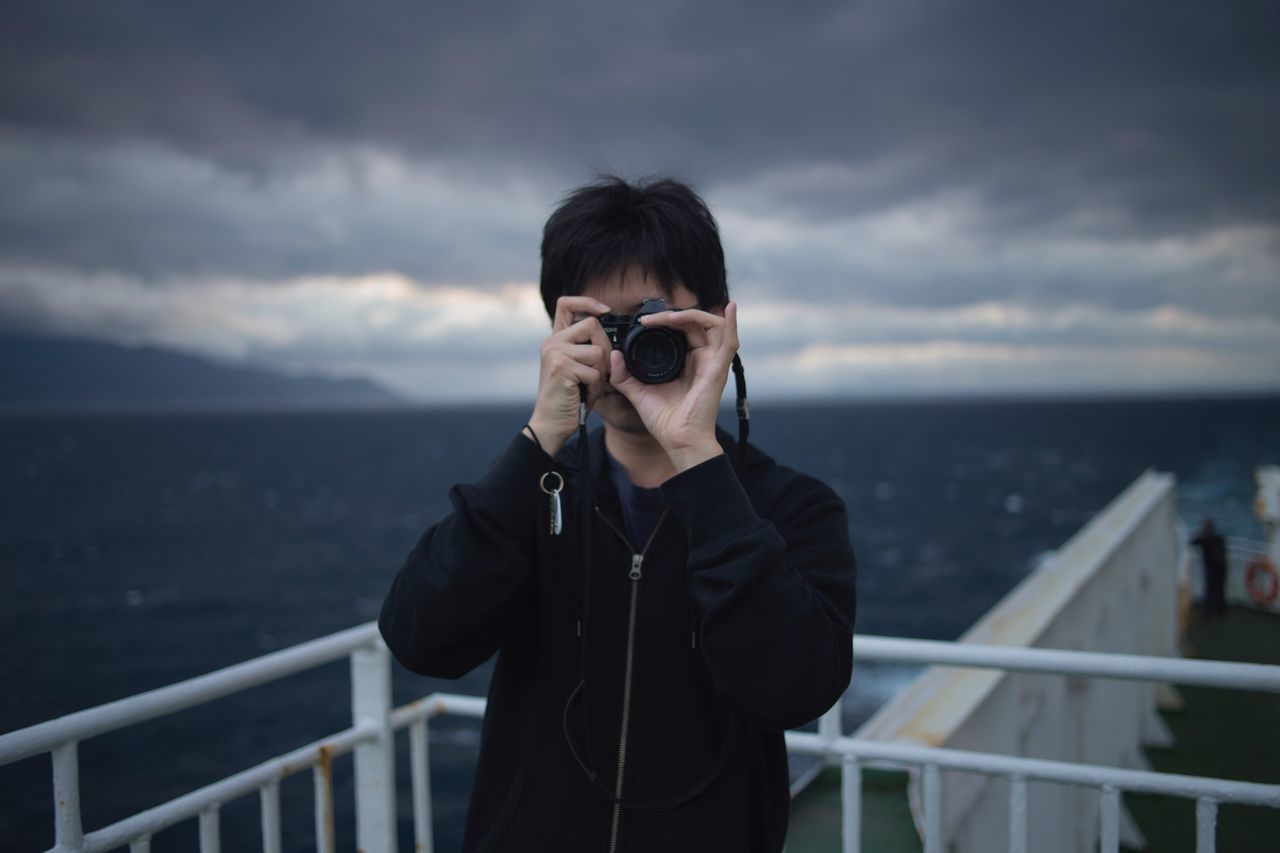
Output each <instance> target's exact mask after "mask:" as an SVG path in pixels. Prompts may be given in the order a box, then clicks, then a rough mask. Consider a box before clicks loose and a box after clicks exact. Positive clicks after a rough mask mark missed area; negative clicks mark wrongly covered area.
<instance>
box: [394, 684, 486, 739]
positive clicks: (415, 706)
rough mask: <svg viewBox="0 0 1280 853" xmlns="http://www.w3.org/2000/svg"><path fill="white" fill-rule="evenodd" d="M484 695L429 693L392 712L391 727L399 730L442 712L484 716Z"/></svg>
mask: <svg viewBox="0 0 1280 853" xmlns="http://www.w3.org/2000/svg"><path fill="white" fill-rule="evenodd" d="M484 705H485V699H484V697H483V696H465V695H463V694H461V693H428V694H427V695H426V696H423V697H422V698H421V699H418V700H417V701H414V702H409V703H407V704H404V705H401V706H400V707H399V708H396V709H395V710H394V711H392V712H391V728H392V730H393V731H399V730H400V729H403V728H405V727H407V726H409V725H410V724H412V723H413V722H414V721H415V720H429V719H431V718H432V717H438V716H439V715H441V714H456V715H458V716H460V717H477V718H479V717H483V716H484Z"/></svg>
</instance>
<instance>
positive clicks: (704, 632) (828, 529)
mask: <svg viewBox="0 0 1280 853" xmlns="http://www.w3.org/2000/svg"><path fill="white" fill-rule="evenodd" d="M662 491H663V496H664V497H665V498H666V500H667V504H668V506H669V507H670V508H671V510H672V511H673V513H674V514H675V516H676V517H677V518H678V519H679V520H680V523H681V524H682V525H683V527H684V529H685V532H686V534H687V536H688V540H689V565H688V571H689V572H690V579H691V582H692V593H693V598H694V603H695V605H696V606H697V608H698V610H699V612H700V613H701V632H700V639H701V646H702V653H703V655H704V657H705V659H706V662H707V665H708V667H709V668H710V670H711V673H712V677H713V678H714V680H715V682H716V684H717V687H718V689H719V690H720V692H721V694H722V695H723V696H724V697H725V699H726V700H727V701H728V702H729V703H730V704H731V705H732V706H734V707H735V708H736V709H737V710H738V712H739V713H741V714H742V715H743V716H745V717H746V718H747V719H749V720H751V721H752V722H754V723H755V724H756V725H758V726H760V727H762V728H766V729H773V730H782V729H788V728H795V727H796V726H799V725H803V724H804V723H807V722H809V721H810V720H813V719H815V718H817V717H819V716H821V715H822V714H823V712H825V711H826V710H827V709H828V708H830V707H831V705H832V704H834V702H835V701H836V699H838V698H839V697H840V695H841V694H842V693H843V692H844V690H845V688H846V687H848V685H849V679H850V677H851V675H852V671H853V646H852V642H853V623H854V617H855V614H856V608H857V595H856V588H855V580H856V575H857V567H856V564H855V561H854V556H853V548H852V546H851V545H850V543H849V523H848V516H847V514H846V512H845V506H844V502H843V501H842V500H841V499H840V497H839V496H838V495H836V494H835V492H833V491H832V490H831V489H830V488H829V487H828V486H826V485H824V484H823V483H821V482H819V481H818V480H815V479H813V478H812V477H806V476H802V475H797V476H795V477H794V478H793V479H792V481H791V482H790V483H788V484H787V485H786V486H785V487H784V489H783V490H782V493H781V494H780V495H779V498H778V500H777V501H776V502H775V504H774V507H775V508H774V509H771V510H768V512H769V514H770V516H771V517H770V518H768V519H765V518H761V517H760V516H759V515H758V514H757V513H756V510H755V508H754V507H753V506H752V504H751V500H750V498H749V497H748V496H747V493H746V492H745V491H744V490H743V488H742V485H741V484H740V483H739V482H738V478H737V476H736V475H735V474H734V472H733V468H732V467H731V465H730V463H729V458H728V456H727V455H725V454H721V455H719V456H717V457H715V458H713V459H709V460H707V461H705V462H703V463H701V464H699V465H696V466H694V467H693V468H690V469H688V470H687V471H683V472H681V473H679V474H677V475H675V476H674V477H671V478H670V479H668V480H667V481H666V482H665V483H663V485H662Z"/></svg>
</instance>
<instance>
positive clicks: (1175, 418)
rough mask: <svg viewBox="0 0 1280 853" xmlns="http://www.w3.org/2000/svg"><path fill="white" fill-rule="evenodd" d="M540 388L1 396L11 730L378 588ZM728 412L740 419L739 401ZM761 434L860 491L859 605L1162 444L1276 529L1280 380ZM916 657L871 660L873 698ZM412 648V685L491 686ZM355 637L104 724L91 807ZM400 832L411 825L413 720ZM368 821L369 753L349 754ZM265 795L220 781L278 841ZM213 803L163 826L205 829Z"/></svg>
mask: <svg viewBox="0 0 1280 853" xmlns="http://www.w3.org/2000/svg"><path fill="white" fill-rule="evenodd" d="M526 414H527V412H526V411H525V410H524V408H482V409H466V410H447V411H414V412H383V413H370V412H365V413H305V414H304V413H297V414H282V413H269V414H268V413H261V414H224V415H210V414H199V415H196V414H191V415H180V414H145V415H144V414H133V415H124V414H121V415H104V414H93V415H89V414H83V415H56V416H55V415H27V416H20V415H10V416H5V417H2V418H0V650H2V651H0V684H3V690H0V732H4V731H9V730H12V729H15V728H19V727H22V726H25V725H29V724H32V723H35V722H39V721H41V720H44V719H48V718H50V717H53V716H56V715H60V714H64V713H68V712H71V711H75V710H78V709H80V708H84V707H89V706H92V705H96V704H99V703H102V702H105V701H109V700H111V699H116V698H120V697H124V696H128V695H130V694H133V693H136V692H138V691H142V690H147V689H150V688H154V687H159V686H162V685H165V684H168V683H172V682H174V681H177V680H180V679H183V678H187V677H190V676H194V675H198V674H201V673H204V672H207V671H209V670H212V669H216V668H218V667H221V666H226V665H228V664H231V663H235V662H238V661H241V660H244V659H246V658H249V657H253V656H255V655H258V654H262V653H264V652H266V651H271V650H274V649H279V648H282V647H285V646H288V645H291V644H294V643H297V642H301V641H303V640H307V639H310V638H313V637H317V636H320V635H323V634H326V633H330V632H332V631H335V630H338V629H341V628H345V627H348V626H350V625H353V624H357V623H360V622H364V621H367V620H370V619H372V618H374V617H376V615H377V610H378V607H379V606H380V604H381V601H382V596H383V594H384V593H385V591H386V589H387V586H388V584H389V582H390V580H391V577H392V575H393V574H394V573H395V571H396V569H397V568H398V567H399V565H400V563H401V561H402V560H403V559H404V556H405V555H406V554H407V553H408V551H409V549H410V548H411V547H412V545H413V543H414V542H415V541H416V539H417V537H418V536H419V534H420V533H421V531H422V529H423V528H424V527H425V526H426V525H428V524H430V523H431V522H432V521H433V520H434V519H436V518H438V517H439V516H440V515H441V514H442V513H443V512H445V511H446V509H447V500H446V492H447V489H448V487H449V486H450V485H451V484H452V483H454V482H457V481H460V480H470V479H473V478H474V477H475V476H477V475H478V474H479V473H481V472H482V470H483V468H484V467H485V465H486V464H487V462H488V460H489V459H490V458H492V456H493V455H494V454H495V453H496V452H497V451H498V450H499V449H501V447H502V446H503V445H504V444H505V443H506V442H507V441H508V440H509V438H510V436H511V435H513V434H514V432H515V431H516V430H517V429H518V428H519V426H520V425H521V424H522V423H523V422H524V420H525V417H524V416H525V415H526ZM726 426H728V427H729V428H730V429H731V430H732V425H731V424H726ZM752 438H753V440H754V441H756V443H758V444H759V445H760V446H761V447H763V448H765V449H766V450H767V451H768V452H770V453H771V454H773V455H774V456H775V457H776V458H777V459H778V460H779V461H781V462H784V463H786V464H789V465H792V466H793V467H795V468H798V469H800V470H803V471H806V472H809V473H812V474H815V475H818V476H820V477H822V478H823V479H825V480H827V481H828V482H829V483H830V484H831V485H832V486H833V487H834V488H835V489H836V490H837V491H838V492H839V493H840V494H841V495H842V496H843V497H844V499H845V501H846V502H847V504H848V506H849V513H850V517H851V520H852V525H851V530H852V536H853V542H854V547H855V550H856V552H857V554H858V558H859V563H860V582H859V583H860V586H859V596H860V598H859V622H858V630H859V631H861V632H865V633H879V634H899V635H906V636H918V637H929V638H941V639H950V638H953V637H955V636H957V635H958V634H960V633H961V632H962V631H963V630H964V629H965V628H966V627H967V626H968V625H969V624H971V623H972V622H973V621H974V620H975V619H976V618H977V617H979V616H980V615H981V614H982V613H983V612H984V611H985V610H986V609H987V608H988V607H990V606H991V604H992V603H994V602H995V601H996V600H997V599H999V597H1000V596H1001V595H1003V594H1004V593H1005V592H1006V591H1008V590H1009V589H1010V588H1011V587H1012V586H1013V585H1014V584H1016V583H1017V582H1018V580H1019V579H1021V578H1022V577H1023V576H1024V575H1025V574H1026V573H1027V572H1028V571H1029V570H1030V568H1031V567H1032V566H1033V564H1034V561H1035V560H1036V558H1037V557H1038V556H1039V555H1041V554H1043V553H1044V552H1045V551H1047V550H1049V549H1052V548H1055V547H1057V546H1059V545H1060V544H1061V543H1062V542H1063V541H1065V540H1066V539H1067V538H1068V537H1070V535H1071V534H1072V533H1074V532H1075V531H1076V530H1077V529H1078V528H1079V527H1080V526H1081V525H1082V524H1084V523H1085V522H1086V521H1087V520H1088V519H1089V518H1090V517H1091V516H1092V515H1093V514H1094V513H1096V512H1097V511H1099V510H1100V509H1101V508H1102V507H1104V506H1105V505H1106V504H1107V502H1109V501H1110V500H1111V499H1112V498H1113V497H1115V495H1116V494H1118V493H1119V492H1120V490H1121V489H1123V488H1124V486H1126V485H1127V484H1128V483H1129V482H1131V481H1132V480H1133V479H1134V478H1135V477H1136V476H1138V474H1140V473H1141V472H1142V471H1143V469H1145V468H1147V467H1155V468H1158V469H1161V470H1168V471H1172V472H1174V473H1175V474H1176V475H1177V476H1178V479H1179V494H1180V501H1181V504H1180V507H1181V509H1180V512H1181V514H1182V517H1183V518H1184V520H1186V521H1187V522H1188V523H1192V524H1194V523H1197V522H1198V521H1199V520H1200V518H1201V517H1202V516H1203V515H1204V514H1206V513H1209V514H1212V515H1213V516H1214V517H1215V518H1216V519H1217V520H1218V522H1219V526H1220V527H1222V528H1224V529H1225V530H1226V531H1227V532H1230V533H1236V534H1242V535H1253V534H1255V530H1254V525H1253V521H1252V516H1251V508H1252V497H1253V491H1252V488H1253V486H1252V469H1253V466H1254V465H1255V464H1258V463H1260V462H1266V461H1271V462H1275V461H1277V460H1278V459H1280V399H1276V398H1269V399H1252V400H1244V399H1240V400H1199V401H1107V402H1079V401H1074V402H1065V401H1064V402H999V403H990V402H985V403H957V402H948V403H883V404H871V403H859V404H839V405H834V404H833V405H824V406H807V407H794V406H792V407H778V406H766V405H758V406H755V407H754V408H753V419H752ZM909 676H910V671H909V670H905V669H901V668H884V667H882V668H878V669H877V668H872V667H863V668H861V669H860V671H859V675H858V677H857V678H855V681H854V684H853V686H852V687H851V690H850V694H849V699H850V700H851V701H850V710H849V715H850V718H851V719H850V722H853V721H854V720H855V719H859V718H862V717H865V716H866V715H867V714H868V713H869V712H870V711H871V710H872V709H873V708H874V707H876V706H877V705H878V704H879V703H881V702H882V701H883V700H884V699H885V698H886V697H887V696H888V695H889V694H891V693H892V692H893V690H895V689H896V688H897V687H898V686H899V685H900V684H901V683H903V681H904V680H905V679H906V678H908V677H909ZM487 679H488V667H487V666H486V667H484V668H481V669H480V670H477V671H476V672H474V673H472V674H471V675H469V676H467V677H466V678H464V679H462V680H461V681H460V682H439V681H431V680H429V679H423V678H419V677H417V676H413V675H411V674H408V673H406V672H404V671H398V672H397V674H396V685H395V693H396V696H395V699H396V701H397V702H404V701H408V700H410V699H412V698H415V697H417V696H420V695H422V694H423V693H426V692H429V691H431V690H433V689H440V688H443V689H450V690H455V691H461V692H471V693H483V692H484V689H485V685H486V684H487ZM349 702H350V697H349V688H348V680H347V671H346V667H345V665H344V664H334V665H330V666H328V667H324V668H321V669H319V670H315V671H313V672H311V673H308V674H305V675H301V676H297V677H294V678H292V679H289V680H287V681H285V682H282V683H280V684H276V685H271V686H268V687H263V688H258V689H255V690H252V691H249V692H247V693H244V694H242V695H239V696H236V697H231V698H228V699H224V700H222V701H219V702H217V703H214V704H212V705H209V706H205V707H202V708H197V709H193V710H190V711H186V712H183V713H180V714H177V715H174V716H172V717H168V718H165V719H163V720H160V721H156V722H152V723H147V724H143V725H139V726H135V727H132V728H129V729H126V730H124V731H122V732H119V733H116V734H113V735H109V736H105V737H102V738H98V739H94V740H91V741H89V742H88V743H86V744H83V745H82V746H81V752H80V755H81V761H82V769H81V781H82V788H83V790H84V792H85V793H84V804H83V805H84V815H85V826H86V828H87V829H92V828H96V827H99V826H101V825H103V824H106V823H108V822H111V821H113V820H117V819H119V818H121V817H123V816H126V815H128V814H131V813H133V812H134V811H137V810H138V809H140V808H143V807H147V806H150V805H154V804H156V803H159V802H162V801H164V800H167V799H169V798H171V797H174V796H177V795H180V794H182V793H185V792H186V791H189V790H191V789H192V788H195V787H198V786H200V785H202V784H206V783H208V782H210V781H213V780H215V779H217V778H220V777H222V776H225V775H227V774H228V773H230V772H233V771H235V770H238V769H241V768H243V767H247V766H249V765H251V764H254V763H256V762H258V761H261V760H263V759H266V758H269V757H270V756H272V755H275V754H278V753H280V752H283V751H285V750H286V749H289V748H292V747H295V746H300V745H302V744H304V743H307V742H309V741H311V740H314V739H316V738H318V737H321V736H324V735H326V734H329V733H332V732H334V731H337V730H339V729H341V728H344V727H345V726H346V725H348V724H349V720H350V717H349V707H350V705H349ZM432 729H433V734H432V758H433V766H432V774H433V779H432V782H433V788H434V791H435V795H436V798H435V809H436V811H435V814H436V827H437V834H436V838H437V843H438V845H439V847H438V849H441V850H445V851H448V850H452V849H456V848H457V846H458V844H459V842H460V837H461V827H462V820H463V817H464V814H465V809H466V795H467V791H468V790H469V787H470V782H471V765H472V763H473V761H474V757H475V743H476V729H475V726H474V724H473V723H468V722H464V721H451V720H440V721H437V722H434V723H433V724H432ZM400 747H401V753H402V754H401V760H400V761H399V771H400V775H401V786H400V790H401V792H402V793H401V796H402V803H401V814H402V815H404V816H405V822H404V824H403V825H402V829H401V842H402V846H404V847H405V849H411V847H412V844H411V839H412V834H411V831H410V829H409V823H408V815H409V814H410V813H411V812H410V808H409V804H408V801H407V797H408V790H409V788H408V770H407V760H405V759H406V753H407V746H406V742H405V739H404V738H403V736H402V739H401V744H400ZM49 775H50V773H49V764H48V758H47V757H41V758H38V759H31V760H27V761H23V762H19V763H17V764H14V765H10V766H8V767H0V838H3V839H4V844H3V847H4V849H6V850H8V849H13V850H18V851H22V850H39V849H45V848H47V847H49V846H50V845H51V843H52V811H51V794H50V790H49ZM310 785H311V781H310V776H309V775H308V774H301V775H299V776H298V777H294V778H292V779H290V780H288V781H286V783H285V785H284V786H283V789H282V792H283V795H284V822H285V831H286V837H287V839H288V840H287V844H286V846H287V848H288V849H290V850H303V849H313V848H312V844H313V836H312V832H313V829H312V826H313V818H312V812H311V789H310ZM336 796H337V801H338V815H337V821H338V830H339V848H340V849H350V848H351V847H352V844H353V842H352V834H353V828H352V818H351V808H350V805H349V804H350V802H351V796H352V795H351V789H350V759H349V758H348V759H340V760H339V762H338V764H337V773H336ZM258 831H259V830H258V806H257V802H256V798H248V799H246V800H244V801H241V802H237V803H234V804H230V805H228V806H227V807H225V808H224V809H223V823H222V835H223V843H224V847H225V849H229V850H241V849H253V848H254V846H255V845H256V844H257V843H258V842H257V838H258ZM195 838H196V829H195V825H194V822H189V823H187V824H184V825H183V826H182V827H178V828H175V829H172V830H169V831H166V832H165V833H162V834H160V835H159V836H157V837H156V839H155V841H154V846H153V849H155V850H157V851H164V850H187V849H194V847H195Z"/></svg>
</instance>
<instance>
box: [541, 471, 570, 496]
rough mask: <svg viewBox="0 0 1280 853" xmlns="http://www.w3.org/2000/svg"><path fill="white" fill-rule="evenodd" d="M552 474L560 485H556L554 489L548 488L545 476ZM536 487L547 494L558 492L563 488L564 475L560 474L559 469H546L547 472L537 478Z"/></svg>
mask: <svg viewBox="0 0 1280 853" xmlns="http://www.w3.org/2000/svg"><path fill="white" fill-rule="evenodd" d="M552 475H555V478H556V479H557V480H559V481H560V485H558V486H556V487H555V488H554V489H548V488H547V478H548V477H550V476H552ZM538 488H540V489H542V491H543V492H545V493H546V494H548V495H555V494H559V493H560V492H561V491H563V490H564V477H561V476H560V472H559V471H548V472H547V473H545V474H543V475H542V477H541V478H540V479H539V480H538Z"/></svg>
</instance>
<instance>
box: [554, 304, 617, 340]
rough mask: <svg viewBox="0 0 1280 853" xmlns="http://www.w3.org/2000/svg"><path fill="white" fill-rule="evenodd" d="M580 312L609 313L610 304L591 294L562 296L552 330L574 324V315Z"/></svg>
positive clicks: (557, 306) (556, 330)
mask: <svg viewBox="0 0 1280 853" xmlns="http://www.w3.org/2000/svg"><path fill="white" fill-rule="evenodd" d="M578 312H585V313H587V314H607V313H609V306H608V305H605V304H604V303H603V302H601V301H600V300H599V299H593V298H591V297H590V296H561V297H560V298H559V299H557V300H556V316H555V320H554V321H552V323H551V329H552V331H555V332H559V331H561V330H562V329H567V328H569V327H570V326H572V325H573V315H574V314H576V313H578Z"/></svg>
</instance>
